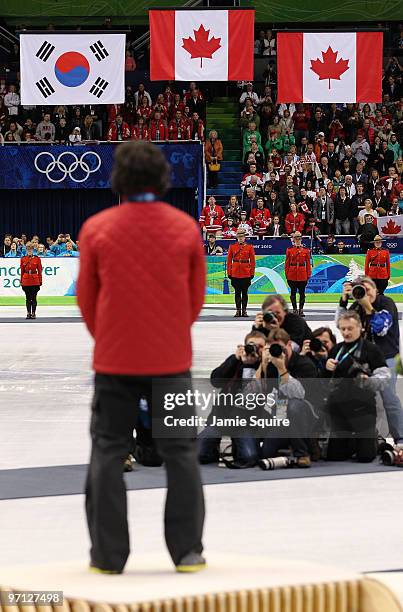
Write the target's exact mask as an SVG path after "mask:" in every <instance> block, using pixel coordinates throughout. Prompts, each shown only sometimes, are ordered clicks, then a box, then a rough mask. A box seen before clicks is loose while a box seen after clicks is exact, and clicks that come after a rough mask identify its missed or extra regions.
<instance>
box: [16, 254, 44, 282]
mask: <svg viewBox="0 0 403 612" xmlns="http://www.w3.org/2000/svg"><path fill="white" fill-rule="evenodd" d="M20 268H21V286H22V287H33V286H40V285H42V262H41V259H40V257H37V256H36V255H33V256H32V257H29V256H28V255H25V257H22V258H21V264H20Z"/></svg>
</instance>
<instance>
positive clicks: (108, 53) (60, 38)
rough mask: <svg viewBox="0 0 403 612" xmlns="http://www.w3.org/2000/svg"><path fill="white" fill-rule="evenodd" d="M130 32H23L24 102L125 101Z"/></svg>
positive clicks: (116, 102)
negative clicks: (127, 33)
mask: <svg viewBox="0 0 403 612" xmlns="http://www.w3.org/2000/svg"><path fill="white" fill-rule="evenodd" d="M125 43H126V37H125V34H96V33H94V34H50V35H48V34H22V35H21V37H20V49H21V53H20V56H21V104H23V105H27V106H30V105H58V104H63V105H69V104H121V103H122V102H124V99H125Z"/></svg>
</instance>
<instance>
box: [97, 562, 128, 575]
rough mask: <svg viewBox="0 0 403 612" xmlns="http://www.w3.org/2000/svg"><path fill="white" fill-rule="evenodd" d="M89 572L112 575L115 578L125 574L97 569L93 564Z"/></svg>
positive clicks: (118, 571)
mask: <svg viewBox="0 0 403 612" xmlns="http://www.w3.org/2000/svg"><path fill="white" fill-rule="evenodd" d="M89 570H90V572H93V573H94V574H110V575H113V576H115V575H116V574H121V573H122V572H123V570H107V569H102V568H101V567H97V566H96V565H93V564H92V563H90V567H89Z"/></svg>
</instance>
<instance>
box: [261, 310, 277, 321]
mask: <svg viewBox="0 0 403 612" xmlns="http://www.w3.org/2000/svg"><path fill="white" fill-rule="evenodd" d="M263 321H264V322H265V323H277V317H276V315H275V314H274V313H273V312H271V310H267V311H266V312H265V313H264V315H263Z"/></svg>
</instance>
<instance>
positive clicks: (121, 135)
mask: <svg viewBox="0 0 403 612" xmlns="http://www.w3.org/2000/svg"><path fill="white" fill-rule="evenodd" d="M129 138H130V128H129V126H128V124H127V123H126V121H123V117H122V115H116V119H115V121H113V122H112V123H111V124H110V126H109V130H108V140H129Z"/></svg>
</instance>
